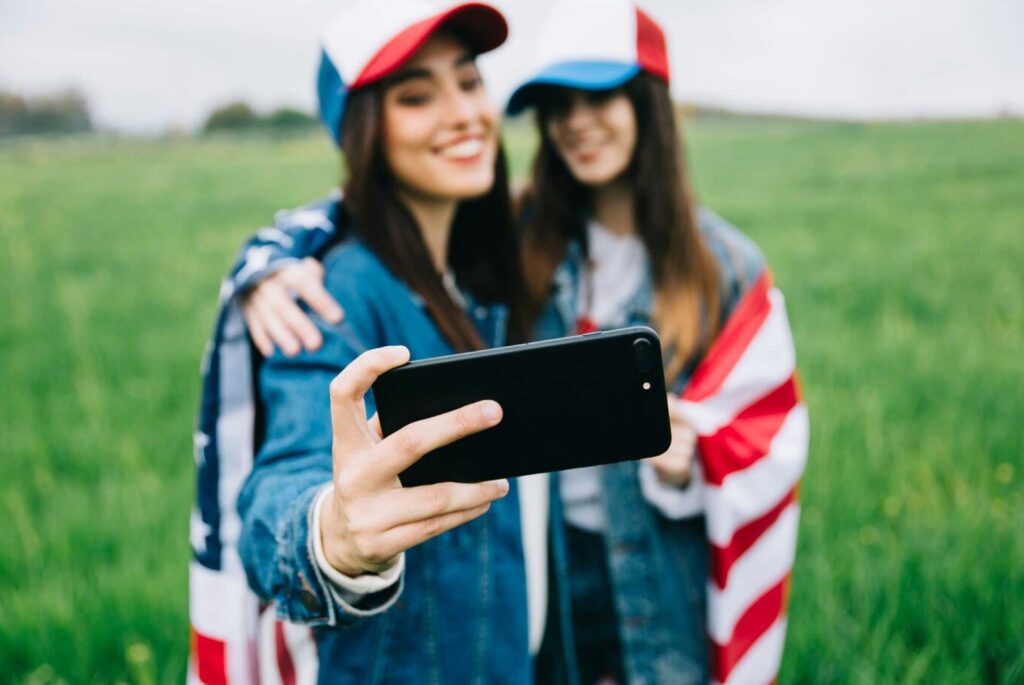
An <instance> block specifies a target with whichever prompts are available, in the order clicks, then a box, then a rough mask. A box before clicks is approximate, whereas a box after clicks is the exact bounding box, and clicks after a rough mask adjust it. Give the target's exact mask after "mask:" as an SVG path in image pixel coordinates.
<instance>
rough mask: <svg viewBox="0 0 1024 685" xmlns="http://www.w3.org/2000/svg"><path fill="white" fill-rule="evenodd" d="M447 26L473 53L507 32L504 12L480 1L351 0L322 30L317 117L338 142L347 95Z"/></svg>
mask: <svg viewBox="0 0 1024 685" xmlns="http://www.w3.org/2000/svg"><path fill="white" fill-rule="evenodd" d="M442 27H444V28H446V29H451V30H452V31H454V32H455V33H456V34H457V35H458V36H460V37H461V38H462V39H463V40H465V41H466V43H467V44H468V46H469V48H470V49H471V50H472V51H473V52H474V53H476V54H480V53H484V52H487V51H489V50H493V49H494V48H496V47H498V46H499V45H501V44H502V43H504V42H505V38H506V37H508V24H507V23H506V21H505V17H504V16H503V15H502V14H501V12H499V11H498V10H497V9H496V8H495V7H492V6H491V5H488V4H485V3H478V2H472V3H460V4H450V3H447V4H439V3H437V2H429V1H428V0H355V1H354V2H350V3H348V4H347V5H346V6H345V8H344V9H343V10H342V12H341V13H340V14H339V15H338V16H337V17H336V18H335V19H334V20H333V21H332V22H331V23H330V24H329V25H328V26H327V29H326V30H325V31H324V35H323V40H322V46H323V54H322V56H321V59H320V71H319V75H318V77H317V95H318V96H319V100H320V118H321V120H322V121H323V123H324V126H326V127H327V130H328V131H329V132H330V134H331V137H332V138H333V139H334V141H335V142H336V143H339V144H340V142H341V125H342V120H343V119H344V117H345V101H346V100H347V99H348V94H349V93H350V92H351V91H353V90H356V89H357V88H361V87H363V86H368V85H370V84H372V83H376V82H378V81H380V80H381V79H383V78H386V77H387V76H389V75H390V74H392V73H394V71H395V70H396V69H398V68H399V67H400V66H402V64H404V63H405V61H406V60H408V59H409V58H410V57H412V56H413V54H414V53H415V52H416V50H418V49H419V48H420V47H421V46H422V45H423V44H424V43H425V42H426V41H427V39H428V38H430V36H431V35H433V33H434V32H435V31H437V30H438V29H439V28H442Z"/></svg>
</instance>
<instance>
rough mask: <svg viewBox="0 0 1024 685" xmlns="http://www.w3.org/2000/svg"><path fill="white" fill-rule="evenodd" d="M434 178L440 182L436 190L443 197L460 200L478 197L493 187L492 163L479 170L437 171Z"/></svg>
mask: <svg viewBox="0 0 1024 685" xmlns="http://www.w3.org/2000/svg"><path fill="white" fill-rule="evenodd" d="M434 178H435V179H437V180H438V181H442V182H441V183H439V184H438V186H439V188H438V190H441V191H442V193H441V194H443V195H446V196H448V197H454V198H458V199H460V200H462V199H467V198H472V197H479V196H480V195H483V194H484V193H486V192H487V191H489V190H490V189H491V187H492V186H493V185H494V169H493V163H492V164H491V165H490V166H488V167H484V168H479V169H460V170H457V171H454V170H452V169H450V168H449V169H439V170H438V172H437V174H436V175H435V176H434ZM442 179H443V180H442Z"/></svg>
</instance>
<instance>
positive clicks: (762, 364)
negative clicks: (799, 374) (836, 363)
mask: <svg viewBox="0 0 1024 685" xmlns="http://www.w3.org/2000/svg"><path fill="white" fill-rule="evenodd" d="M768 300H769V302H770V303H771V311H770V312H769V313H768V317H767V318H766V319H765V321H764V323H762V324H761V328H760V329H758V331H757V334H756V335H754V338H753V340H751V341H750V344H748V345H747V348H746V349H745V350H744V351H743V354H742V355H740V358H739V360H737V362H736V365H735V366H734V367H733V369H732V371H730V372H729V375H728V377H727V378H726V379H725V381H724V382H723V383H722V386H721V387H720V388H719V389H718V392H716V393H715V394H714V395H712V396H711V397H708V398H707V399H704V400H701V401H700V402H688V401H684V402H683V405H684V406H683V411H684V412H686V418H687V420H688V421H689V422H690V425H692V426H693V427H694V430H696V431H697V433H698V434H700V435H712V434H714V433H716V432H717V431H718V430H719V429H721V428H722V427H723V426H726V425H728V424H729V422H730V421H732V420H733V419H734V418H735V417H736V415H737V414H739V413H740V412H741V411H743V410H744V409H746V408H747V407H749V406H750V405H751V404H753V403H754V402H755V401H757V400H758V399H760V398H761V397H763V396H764V395H765V394H767V392H769V391H770V390H773V389H775V388H777V387H779V386H780V385H782V383H783V382H785V380H786V379H788V378H789V377H790V376H792V375H793V372H794V371H795V370H796V352H795V351H794V348H793V335H792V333H790V330H789V320H788V319H787V317H786V303H785V300H784V299H783V296H782V293H781V292H779V290H778V289H777V288H773V289H772V290H771V291H770V292H769V293H768Z"/></svg>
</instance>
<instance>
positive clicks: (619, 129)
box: [607, 101, 637, 168]
mask: <svg viewBox="0 0 1024 685" xmlns="http://www.w3.org/2000/svg"><path fill="white" fill-rule="evenodd" d="M607 120H608V121H609V126H610V128H612V130H614V131H615V140H616V142H617V143H618V144H617V145H616V146H615V151H616V153H617V154H616V159H615V163H616V166H621V167H623V168H625V167H626V166H628V165H629V163H630V162H631V161H632V160H633V152H634V151H635V150H636V138H637V130H636V116H635V115H634V114H633V106H632V105H631V104H629V102H628V101H626V102H623V103H619V104H618V105H617V106H616V107H615V108H614V110H613V111H612V112H609V116H608V119H607Z"/></svg>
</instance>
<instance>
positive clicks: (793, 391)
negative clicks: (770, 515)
mask: <svg viewBox="0 0 1024 685" xmlns="http://www.w3.org/2000/svg"><path fill="white" fill-rule="evenodd" d="M799 400H800V398H799V394H798V391H797V384H796V379H795V376H790V377H789V378H787V379H786V380H785V381H784V382H783V383H782V385H780V386H779V387H777V388H775V390H772V391H771V392H770V393H768V394H767V395H765V396H764V397H762V398H761V399H759V400H758V401H756V402H754V403H753V404H751V405H750V406H749V407H747V408H746V409H744V410H743V411H741V412H740V413H739V414H737V415H736V418H734V419H733V420H732V421H730V422H729V423H728V424H726V425H725V426H722V428H720V429H719V430H718V432H717V433H714V434H712V435H708V436H704V437H702V438H700V439H699V445H700V454H701V458H702V465H703V466H704V477H705V480H706V481H707V482H708V483H710V484H712V485H721V484H722V483H723V482H724V481H725V478H726V477H727V476H729V475H730V474H732V473H735V472H737V471H742V470H743V469H745V468H747V467H748V466H750V465H751V464H753V463H754V462H756V461H757V460H758V459H760V458H761V457H763V456H764V455H766V454H768V450H769V449H771V444H772V440H773V439H774V438H775V435H776V434H777V433H778V432H779V429H780V428H781V427H782V424H783V423H785V421H786V417H787V416H789V412H790V411H791V410H792V409H793V407H795V406H796V405H797V403H798V402H799Z"/></svg>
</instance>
